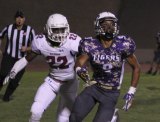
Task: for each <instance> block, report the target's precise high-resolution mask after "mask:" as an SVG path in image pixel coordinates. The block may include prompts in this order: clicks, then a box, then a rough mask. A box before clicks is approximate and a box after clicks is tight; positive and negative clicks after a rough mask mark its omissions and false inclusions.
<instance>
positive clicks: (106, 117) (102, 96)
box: [93, 90, 120, 122]
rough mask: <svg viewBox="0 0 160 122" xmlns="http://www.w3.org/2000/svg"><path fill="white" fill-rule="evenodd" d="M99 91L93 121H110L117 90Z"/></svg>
mask: <svg viewBox="0 0 160 122" xmlns="http://www.w3.org/2000/svg"><path fill="white" fill-rule="evenodd" d="M102 92H103V91H101V93H99V97H97V99H98V100H99V106H98V110H97V112H96V116H95V118H94V120H93V122H110V121H111V120H112V117H113V114H114V110H115V106H116V103H117V100H118V97H119V94H120V93H119V91H108V90H104V92H103V93H102Z"/></svg>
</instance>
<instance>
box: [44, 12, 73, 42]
mask: <svg viewBox="0 0 160 122" xmlns="http://www.w3.org/2000/svg"><path fill="white" fill-rule="evenodd" d="M46 31H47V34H48V38H49V39H50V41H53V42H58V43H62V42H64V41H65V40H66V38H67V36H68V34H69V33H70V28H69V24H68V21H67V19H66V17H65V16H63V15H61V14H52V15H50V16H49V18H48V20H47V24H46Z"/></svg>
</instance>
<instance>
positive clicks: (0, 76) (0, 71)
mask: <svg viewBox="0 0 160 122" xmlns="http://www.w3.org/2000/svg"><path fill="white" fill-rule="evenodd" d="M14 63H15V61H14V60H13V58H11V57H10V56H8V55H6V54H4V55H3V58H2V61H1V67H0V89H1V88H2V87H3V81H4V79H5V77H6V76H7V75H8V73H9V72H10V70H11V68H12V66H13V65H14Z"/></svg>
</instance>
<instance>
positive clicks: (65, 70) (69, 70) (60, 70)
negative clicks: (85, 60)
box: [32, 33, 81, 81]
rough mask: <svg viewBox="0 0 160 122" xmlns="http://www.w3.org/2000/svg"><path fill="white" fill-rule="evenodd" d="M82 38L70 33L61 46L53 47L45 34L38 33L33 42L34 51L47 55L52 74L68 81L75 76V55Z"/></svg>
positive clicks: (56, 77)
mask: <svg viewBox="0 0 160 122" xmlns="http://www.w3.org/2000/svg"><path fill="white" fill-rule="evenodd" d="M80 40H81V38H80V37H79V36H78V35H76V34H74V33H70V34H69V35H68V36H67V39H66V40H65V43H63V44H62V45H61V46H59V47H52V46H50V45H49V43H48V42H47V39H46V37H45V35H37V36H36V37H35V39H34V41H33V42H32V51H34V52H35V53H37V54H41V55H43V56H44V57H45V59H46V62H47V63H48V64H49V66H50V75H52V76H53V77H54V78H55V79H58V80H61V81H67V80H69V79H72V78H73V77H75V71H74V65H75V55H76V53H78V46H79V42H80Z"/></svg>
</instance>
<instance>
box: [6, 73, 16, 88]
mask: <svg viewBox="0 0 160 122" xmlns="http://www.w3.org/2000/svg"><path fill="white" fill-rule="evenodd" d="M15 76H16V73H15V72H14V71H11V72H10V73H9V75H7V76H6V77H5V79H4V81H3V85H6V84H7V83H8V82H9V81H10V80H11V79H14V78H15Z"/></svg>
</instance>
